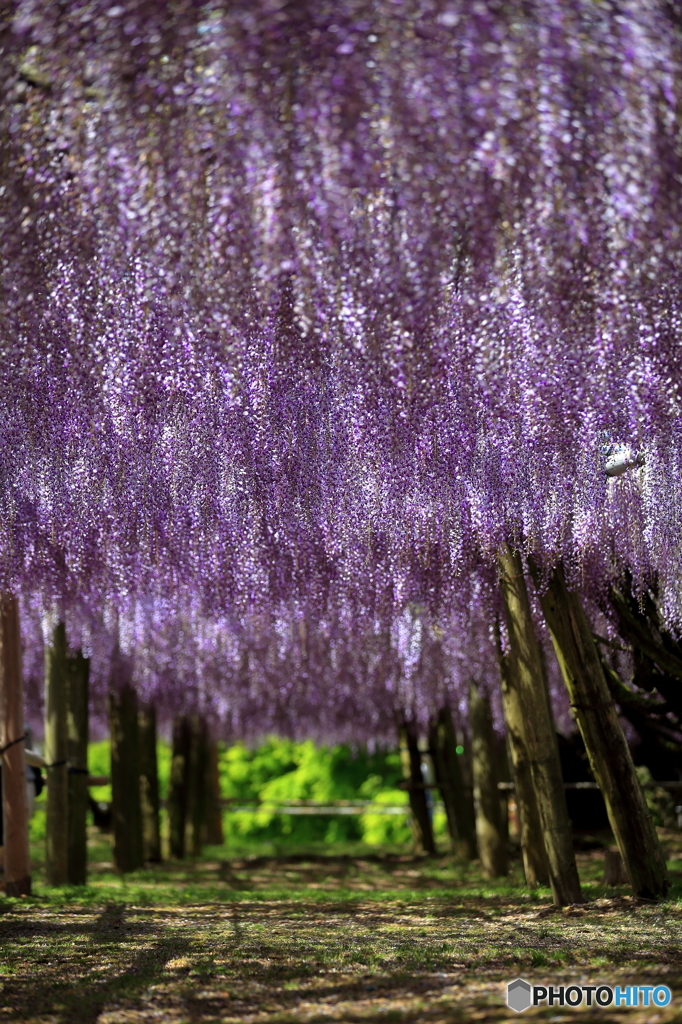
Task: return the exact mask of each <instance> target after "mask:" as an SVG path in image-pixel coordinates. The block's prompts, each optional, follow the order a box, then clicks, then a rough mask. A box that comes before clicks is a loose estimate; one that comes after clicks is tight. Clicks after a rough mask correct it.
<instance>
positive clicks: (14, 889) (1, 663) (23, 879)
mask: <svg viewBox="0 0 682 1024" xmlns="http://www.w3.org/2000/svg"><path fill="white" fill-rule="evenodd" d="M24 739H25V737H24V682H23V673H22V665H21V635H20V629H19V602H18V600H17V598H16V597H13V596H12V595H11V594H2V595H0V749H1V750H2V756H1V757H0V764H2V806H1V807H0V814H2V817H3V832H4V848H5V895H7V896H30V895H31V863H30V859H29V846H28V800H27V797H26V761H25V756H24Z"/></svg>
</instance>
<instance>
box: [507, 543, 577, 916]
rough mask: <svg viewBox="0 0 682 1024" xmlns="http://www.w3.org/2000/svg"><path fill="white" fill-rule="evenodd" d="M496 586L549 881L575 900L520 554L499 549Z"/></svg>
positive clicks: (555, 751)
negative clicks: (501, 601)
mask: <svg viewBox="0 0 682 1024" xmlns="http://www.w3.org/2000/svg"><path fill="white" fill-rule="evenodd" d="M499 564H500V568H501V571H502V574H501V588H502V597H503V599H504V605H505V616H506V621H507V630H508V633H509V643H510V647H511V658H512V661H513V664H514V666H515V672H514V681H515V683H516V685H517V687H518V693H519V698H520V703H521V710H522V714H523V718H524V724H525V729H524V737H525V742H526V748H527V755H528V761H529V764H530V772H531V778H532V780H533V787H534V789H535V798H536V801H537V807H538V812H539V815H540V822H541V824H542V833H543V839H544V843H545V850H546V852H547V863H548V867H549V882H550V885H551V887H552V896H553V898H554V902H555V903H556V904H557V906H565V905H567V904H571V903H581V902H582V899H583V895H582V891H581V889H580V879H579V877H578V868H577V865H576V862H575V853H574V851H573V840H572V837H571V823H570V819H569V817H568V810H567V808H566V794H565V791H564V781H563V777H562V774H561V762H560V760H559V748H558V745H557V739H556V732H555V729H554V722H553V720H552V709H551V706H550V702H549V692H548V689H547V679H546V675H545V669H544V661H543V658H542V655H541V652H540V645H539V644H538V641H537V637H536V636H535V630H534V627H533V618H532V615H531V611H530V602H529V600H528V590H527V588H526V579H525V576H524V573H523V565H522V562H521V557H520V555H519V554H518V553H517V552H515V551H512V549H511V548H510V547H505V548H504V549H503V550H502V551H501V552H500V557H499Z"/></svg>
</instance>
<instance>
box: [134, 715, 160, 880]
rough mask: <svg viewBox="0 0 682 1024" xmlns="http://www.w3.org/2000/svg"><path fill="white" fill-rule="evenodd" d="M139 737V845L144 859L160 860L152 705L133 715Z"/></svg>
mask: <svg viewBox="0 0 682 1024" xmlns="http://www.w3.org/2000/svg"><path fill="white" fill-rule="evenodd" d="M137 724H138V734H139V740H140V803H141V810H142V846H143V855H144V859H145V861H149V862H150V863H152V864H158V863H159V862H160V861H161V824H160V802H159V770H158V763H157V756H156V708H155V707H154V705H148V706H147V707H144V708H140V710H139V712H138V715H137Z"/></svg>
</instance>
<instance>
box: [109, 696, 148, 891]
mask: <svg viewBox="0 0 682 1024" xmlns="http://www.w3.org/2000/svg"><path fill="white" fill-rule="evenodd" d="M115 682H116V681H115V680H112V684H114V685H112V688H111V690H110V691H109V730H110V734H111V811H112V814H111V818H112V827H113V833H114V863H115V864H116V870H117V871H120V872H126V871H135V870H136V869H137V868H139V867H142V864H143V863H144V854H143V848H142V810H141V807H140V751H139V737H138V725H137V694H136V693H135V690H134V688H133V686H132V684H131V683H130V682H125V683H123V685H122V686H120V687H116V686H115Z"/></svg>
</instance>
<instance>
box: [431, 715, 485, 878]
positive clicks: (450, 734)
mask: <svg viewBox="0 0 682 1024" xmlns="http://www.w3.org/2000/svg"><path fill="white" fill-rule="evenodd" d="M429 746H430V748H431V756H432V758H433V767H434V770H435V772H436V782H437V784H438V788H439V789H440V792H441V796H442V798H443V803H444V804H445V813H446V816H447V820H448V831H449V833H450V838H451V840H452V848H453V850H454V853H455V856H456V857H457V858H458V859H459V860H462V861H470V860H474V859H475V857H476V832H475V823H474V816H473V814H471V809H470V806H469V802H468V800H467V798H466V794H465V792H464V780H463V778H462V769H461V766H460V763H459V755H458V754H457V737H456V736H455V729H454V726H453V724H452V715H451V713H450V709H449V708H447V707H442V708H441V709H440V711H439V712H438V716H437V717H436V719H435V720H434V722H433V723H432V725H431V729H430V732H429Z"/></svg>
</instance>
